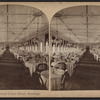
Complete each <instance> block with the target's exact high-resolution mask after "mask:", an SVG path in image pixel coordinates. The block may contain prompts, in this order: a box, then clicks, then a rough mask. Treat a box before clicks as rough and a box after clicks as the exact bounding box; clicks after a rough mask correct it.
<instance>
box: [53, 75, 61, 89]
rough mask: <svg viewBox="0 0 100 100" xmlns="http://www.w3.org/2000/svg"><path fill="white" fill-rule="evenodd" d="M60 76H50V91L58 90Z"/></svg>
mask: <svg viewBox="0 0 100 100" xmlns="http://www.w3.org/2000/svg"><path fill="white" fill-rule="evenodd" d="M61 77H62V75H57V74H51V90H60V84H61Z"/></svg>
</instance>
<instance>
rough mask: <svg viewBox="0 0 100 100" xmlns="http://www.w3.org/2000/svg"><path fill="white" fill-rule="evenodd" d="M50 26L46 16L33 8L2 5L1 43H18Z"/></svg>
mask: <svg viewBox="0 0 100 100" xmlns="http://www.w3.org/2000/svg"><path fill="white" fill-rule="evenodd" d="M47 25H48V20H47V18H46V16H45V15H44V14H43V13H42V12H41V11H40V10H37V9H35V8H33V7H28V6H22V5H0V42H17V41H20V40H21V39H22V38H25V37H27V36H28V35H29V34H32V33H33V35H34V34H35V35H36V31H37V30H38V33H39V30H40V29H41V28H43V27H45V26H47Z"/></svg>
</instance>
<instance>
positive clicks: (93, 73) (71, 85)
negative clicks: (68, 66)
mask: <svg viewBox="0 0 100 100" xmlns="http://www.w3.org/2000/svg"><path fill="white" fill-rule="evenodd" d="M65 90H100V63H99V62H97V61H96V60H95V59H94V57H93V55H92V54H91V53H90V51H86V52H85V53H84V55H83V57H82V59H81V60H80V62H79V63H78V64H77V66H76V68H75V70H74V73H73V75H72V77H71V78H70V80H69V81H67V80H66V84H65Z"/></svg>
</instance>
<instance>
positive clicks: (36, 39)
mask: <svg viewBox="0 0 100 100" xmlns="http://www.w3.org/2000/svg"><path fill="white" fill-rule="evenodd" d="M41 15H42V14H41V12H38V13H35V14H34V16H36V17H37V32H36V37H35V38H34V40H35V43H37V42H39V40H40V39H39V37H38V34H39V17H40V16H41Z"/></svg>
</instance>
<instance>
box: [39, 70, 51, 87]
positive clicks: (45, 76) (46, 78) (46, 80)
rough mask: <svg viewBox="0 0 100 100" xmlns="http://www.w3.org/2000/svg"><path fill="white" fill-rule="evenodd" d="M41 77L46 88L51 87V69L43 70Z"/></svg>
mask: <svg viewBox="0 0 100 100" xmlns="http://www.w3.org/2000/svg"><path fill="white" fill-rule="evenodd" d="M41 78H42V80H43V83H44V85H45V86H46V88H47V89H49V70H45V71H42V72H41Z"/></svg>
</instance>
